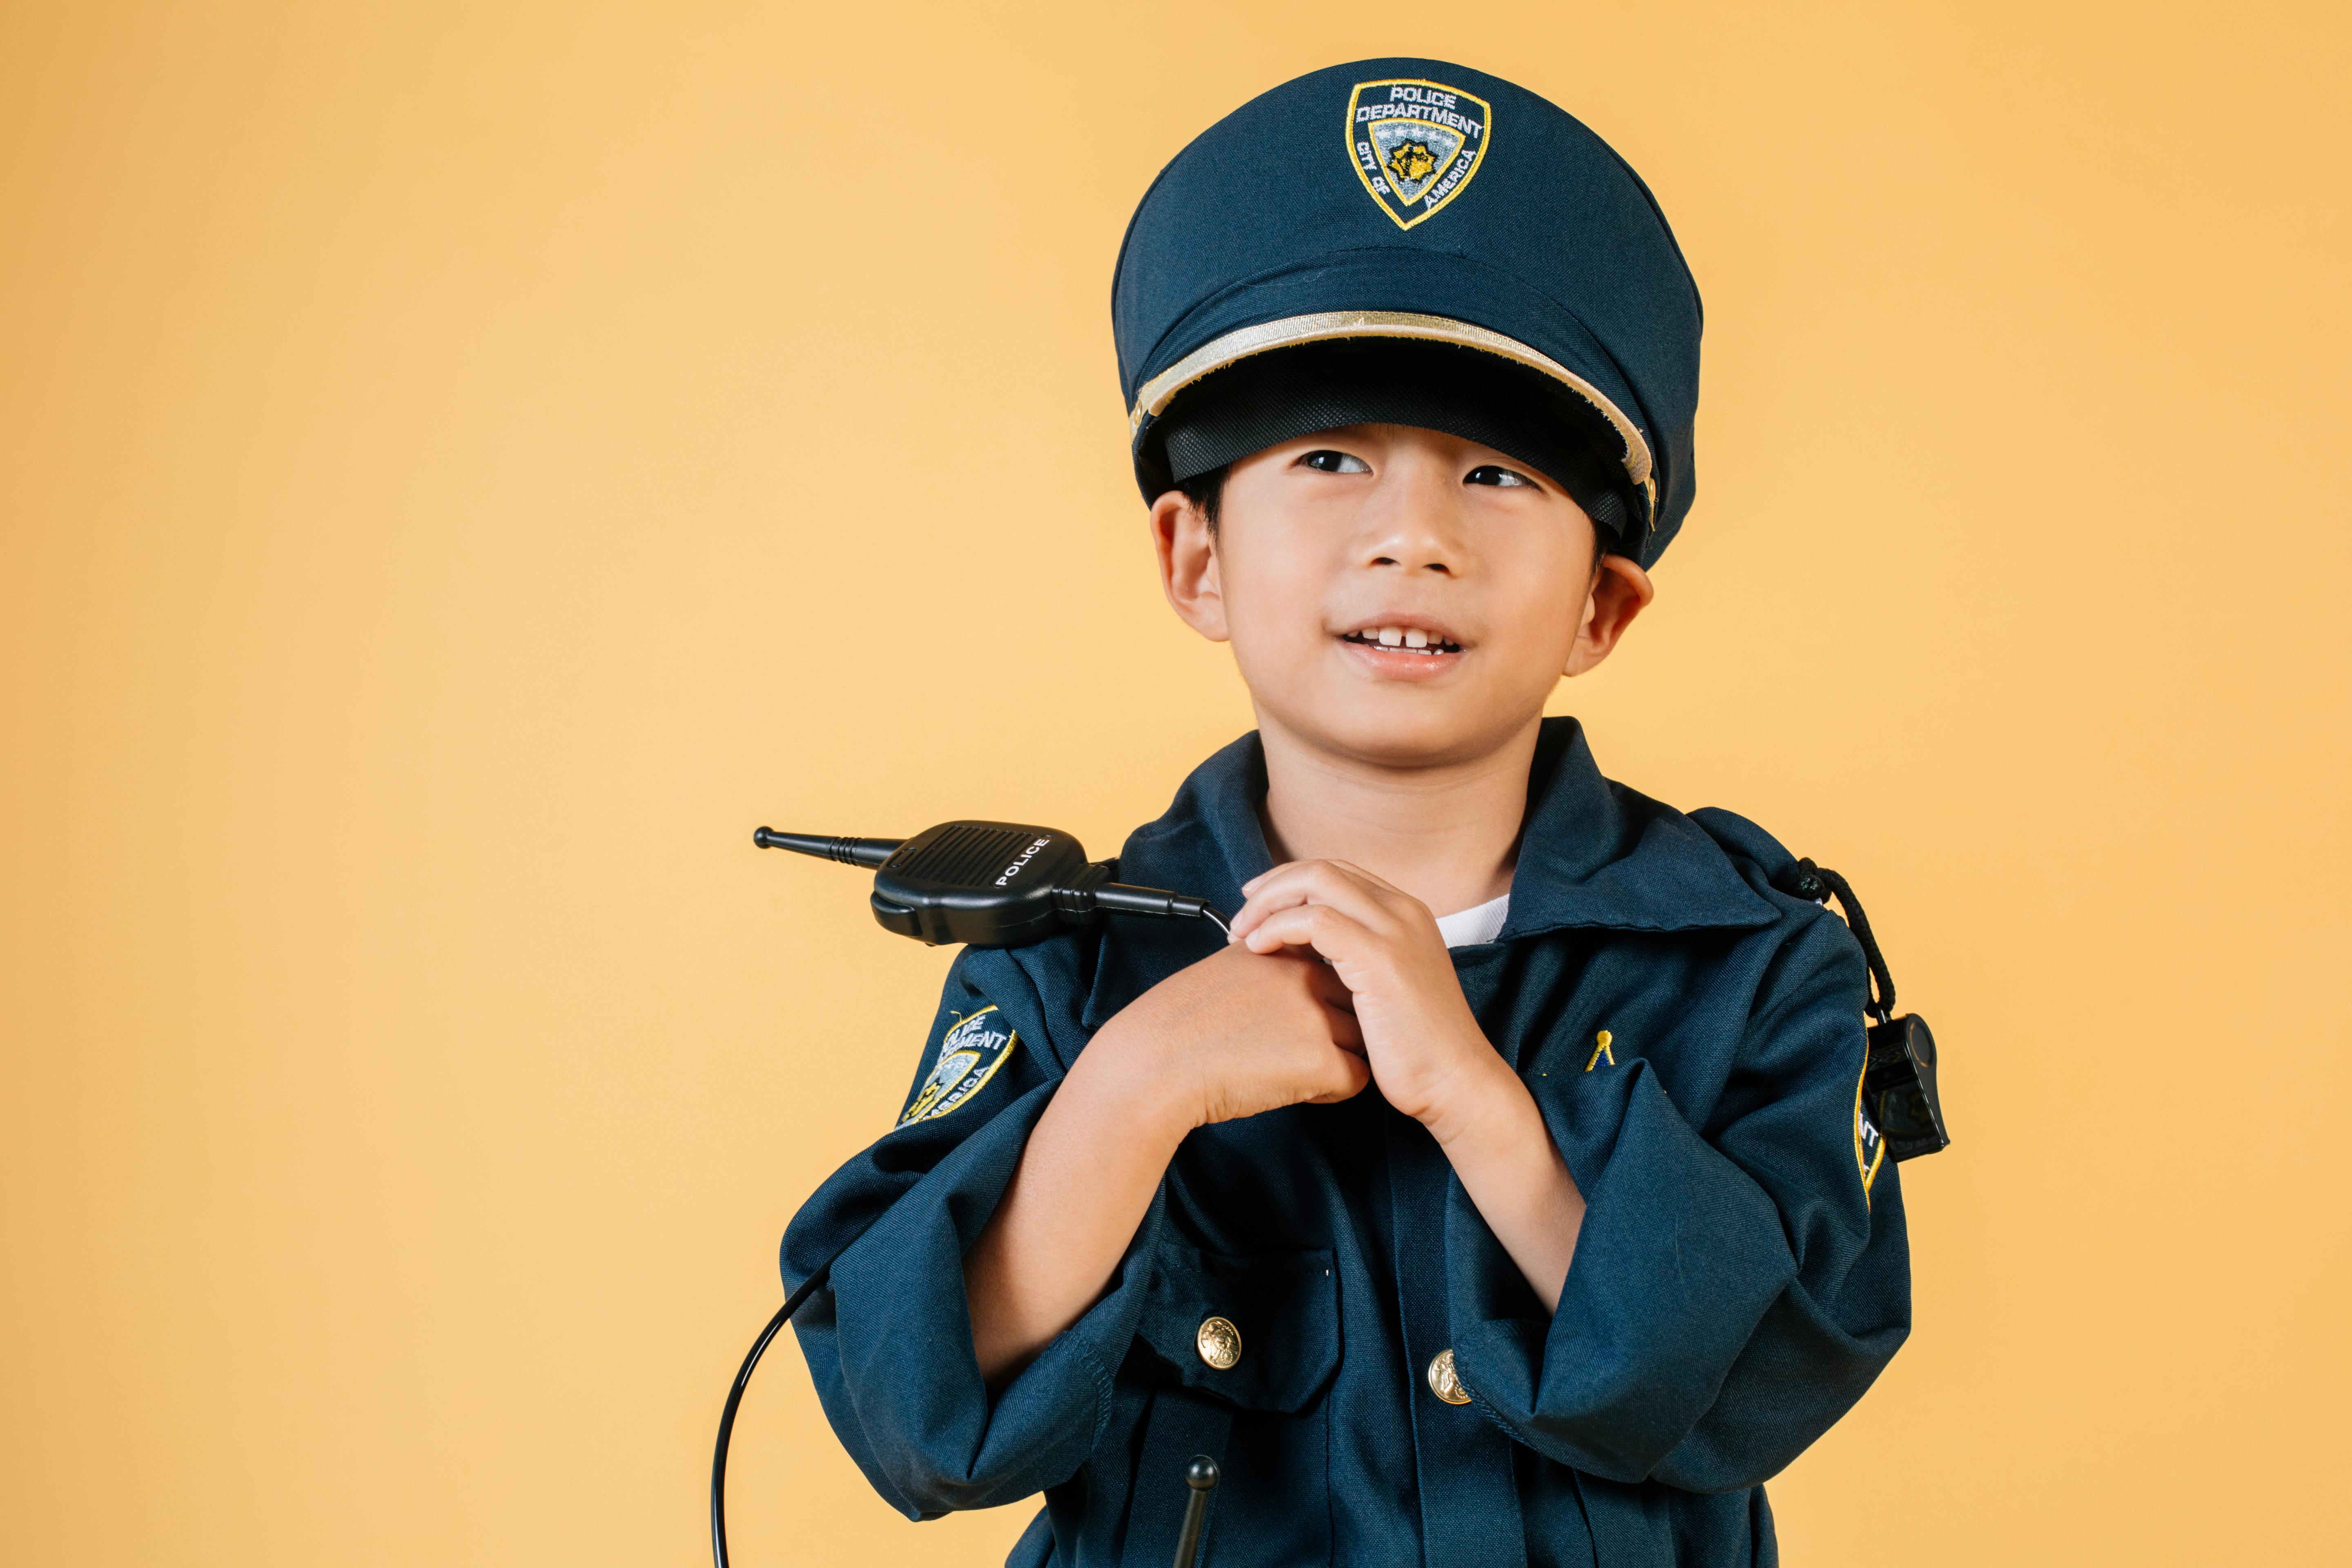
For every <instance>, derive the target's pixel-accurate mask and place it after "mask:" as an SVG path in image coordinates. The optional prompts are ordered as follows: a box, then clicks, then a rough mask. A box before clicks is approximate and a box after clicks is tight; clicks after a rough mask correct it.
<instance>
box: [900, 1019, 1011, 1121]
mask: <svg viewBox="0 0 2352 1568" xmlns="http://www.w3.org/2000/svg"><path fill="white" fill-rule="evenodd" d="M1020 1043H1021V1037H1020V1036H1019V1035H1017V1034H1015V1033H1013V1030H1012V1029H1011V1028H1009V1027H1008V1026H1006V1025H1005V1022H1004V1015H1003V1014H1002V1013H1000V1012H998V1011H997V1010H996V1008H995V1007H994V1006H993V1005H991V1006H987V1007H982V1009H981V1010H980V1011H979V1012H977V1013H974V1014H973V1015H972V1016H971V1017H969V1018H964V1019H961V1020H959V1021H958V1022H957V1024H956V1026H955V1027H953V1028H951V1029H950V1030H949V1031H948V1032H947V1034H946V1036H945V1037H942V1038H941V1039H940V1057H939V1060H938V1061H936V1062H934V1063H932V1064H931V1070H930V1072H929V1074H928V1075H927V1076H926V1077H925V1078H924V1079H923V1081H922V1085H921V1087H919V1088H918V1089H916V1090H915V1098H914V1099H912V1100H908V1102H907V1109H906V1110H903V1111H901V1112H900V1113H899V1115H898V1125H899V1126H901V1127H905V1126H908V1125H909V1124H910V1123H913V1122H917V1121H931V1120H933V1119H935V1118H937V1117H941V1116H945V1115H946V1114H947V1113H948V1112H949V1111H950V1110H955V1109H956V1107H958V1106H960V1105H961V1104H963V1103H964V1102H965V1101H966V1100H970V1099H971V1097H972V1096H973V1095H975V1094H978V1093H979V1092H980V1091H981V1090H982V1089H985V1088H987V1087H988V1080H989V1079H992V1078H994V1077H995V1076H996V1069H997V1068H1001V1067H1003V1065H1004V1058H1007V1057H1009V1056H1011V1055H1012V1054H1013V1047H1015V1046H1017V1045H1019V1044H1020Z"/></svg>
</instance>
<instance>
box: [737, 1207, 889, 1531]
mask: <svg viewBox="0 0 2352 1568" xmlns="http://www.w3.org/2000/svg"><path fill="white" fill-rule="evenodd" d="M859 1234H860V1235H863V1234H864V1233H863V1232H860V1233H859ZM853 1239H855V1238H853ZM848 1250H849V1249H848V1248H847V1247H843V1248H842V1249H841V1251H842V1252H846V1251H848ZM840 1257H841V1252H836V1253H835V1254H834V1255H833V1257H831V1258H826V1259H825V1260H824V1264H823V1265H822V1266H820V1267H819V1268H818V1269H817V1271H816V1272H815V1273H814V1274H812V1275H810V1276H809V1277H808V1278H807V1279H803V1280H802V1281H801V1282H800V1287H799V1289H795V1290H794V1291H793V1293H792V1294H791V1295H789V1296H787V1297H785V1298H784V1304H783V1305H782V1306H781V1307H779V1308H777V1309H776V1315H775V1316H774V1317H772V1318H770V1319H769V1320H768V1326H767V1327H766V1328H764V1329H761V1331H760V1337H759V1338H758V1339H756V1340H753V1341H752V1342H751V1354H749V1355H747V1356H745V1357H744V1358H743V1365H742V1368H741V1370H740V1371H738V1372H737V1373H735V1386H734V1387H732V1388H730V1389H729V1390H728V1391H727V1408H726V1409H725V1410H724V1411H723V1412H721V1413H720V1415H719V1448H718V1451H717V1452H716V1453H714V1454H712V1455H711V1456H710V1561H711V1563H712V1564H713V1568H728V1562H727V1445H728V1443H729V1442H730V1440H732V1439H733V1437H734V1436H735V1411H736V1408H737V1407H738V1406H740V1405H741V1404H742V1403H743V1389H744V1385H745V1384H749V1383H750V1382H751V1369H752V1368H753V1367H755V1366H758V1365H759V1364H760V1358H761V1356H763V1355H765V1354H766V1353H767V1351H768V1344H769V1342H770V1341H772V1340H773V1339H774V1338H775V1337H776V1335H777V1333H778V1331H781V1330H782V1328H783V1326H784V1324H785V1323H787V1322H789V1321H791V1320H792V1315H793V1313H794V1312H797V1311H799V1310H801V1303H802V1302H803V1301H805V1300H808V1299H809V1296H810V1294H811V1293H812V1292H814V1290H816V1289H817V1288H818V1287H820V1286H822V1285H823V1284H824V1282H825V1280H826V1279H830V1278H831V1277H832V1275H833V1266H834V1264H835V1262H836V1261H837V1260H838V1259H839V1258H840Z"/></svg>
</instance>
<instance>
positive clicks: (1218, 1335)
mask: <svg viewBox="0 0 2352 1568" xmlns="http://www.w3.org/2000/svg"><path fill="white" fill-rule="evenodd" d="M1192 1348H1193V1349H1195V1350H1197V1351H1199V1352H1201V1359H1202V1361H1204V1362H1207V1363H1209V1364H1210V1365H1211V1366H1213V1367H1215V1368H1216V1369H1217V1370H1218V1371H1219V1372H1223V1371H1225V1370H1227V1369H1228V1368H1230V1367H1231V1366H1232V1365H1233V1364H1234V1363H1235V1362H1237V1361H1239V1360H1241V1359H1242V1331H1240V1330H1239V1329H1237V1328H1235V1327H1234V1325H1233V1324H1232V1322H1230V1321H1228V1320H1226V1319H1223V1318H1203V1319H1202V1320H1201V1331H1200V1332H1199V1333H1197V1334H1194V1335H1193V1336H1192Z"/></svg>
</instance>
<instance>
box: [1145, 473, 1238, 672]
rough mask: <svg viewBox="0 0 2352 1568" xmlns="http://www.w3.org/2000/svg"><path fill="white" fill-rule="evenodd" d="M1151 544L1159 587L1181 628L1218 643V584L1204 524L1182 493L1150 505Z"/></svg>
mask: <svg viewBox="0 0 2352 1568" xmlns="http://www.w3.org/2000/svg"><path fill="white" fill-rule="evenodd" d="M1151 543H1152V547H1153V548H1154V549H1155V550H1157V551H1158V552H1160V589H1161V591H1162V592H1164V593H1166V594H1167V595H1168V603H1169V604H1170V605H1171V606H1172V607H1173V608H1174V609H1175V611H1176V613H1177V614H1178V615H1179V616H1182V617H1183V620H1184V624H1185V625H1186V626H1190V627H1192V629H1193V630H1194V631H1196V632H1198V633H1200V634H1201V635H1202V637H1207V638H1208V639H1209V640H1210V641H1211V642H1223V641H1224V640H1225V637H1226V632H1225V595H1224V584H1223V579H1222V577H1221V576H1220V574H1219V571H1218V563H1217V541H1216V536H1215V535H1214V534H1213V533H1212V532H1210V531H1209V520H1208V517H1207V516H1206V514H1204V513H1203V512H1202V510H1201V509H1200V508H1199V507H1196V506H1194V505H1193V504H1192V500H1191V499H1190V498H1189V497H1187V496H1186V495H1185V494H1184V492H1183V491H1182V490H1170V491H1168V492H1167V493H1166V494H1164V495H1162V496H1161V497H1160V499H1159V500H1156V501H1153V502H1152V503H1151Z"/></svg>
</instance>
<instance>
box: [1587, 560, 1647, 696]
mask: <svg viewBox="0 0 2352 1568" xmlns="http://www.w3.org/2000/svg"><path fill="white" fill-rule="evenodd" d="M1657 596H1658V589H1657V585H1656V584H1654V583H1652V582H1651V581H1650V574H1648V573H1647V572H1644V571H1643V570H1642V568H1641V565H1640V563H1638V562H1635V561H1634V560H1633V559H1632V558H1631V557H1630V556H1624V555H1604V556H1602V557H1601V566H1600V569H1599V570H1598V571H1596V572H1595V573H1594V574H1592V589H1591V592H1590V593H1588V594H1586V595H1585V596H1584V618H1583V620H1582V621H1581V622H1580V624H1579V625H1578V626H1577V628H1576V642H1575V645H1574V646H1573V647H1570V649H1569V650H1568V668H1567V669H1566V671H1565V672H1564V673H1566V674H1569V675H1582V674H1583V673H1584V672H1585V671H1586V670H1588V669H1591V668H1592V667H1593V666H1595V665H1597V664H1599V663H1600V662H1601V660H1602V659H1604V658H1608V657H1609V654H1610V650H1611V649H1612V648H1614V647H1616V646H1617V644H1618V641H1619V639H1621V638H1622V637H1624V635H1625V628H1626V627H1627V626H1632V625H1633V617H1634V616H1638V615H1640V614H1641V613H1642V612H1643V610H1645V609H1647V608H1649V605H1650V601H1651V600H1653V599H1654V598H1656V597H1657Z"/></svg>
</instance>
